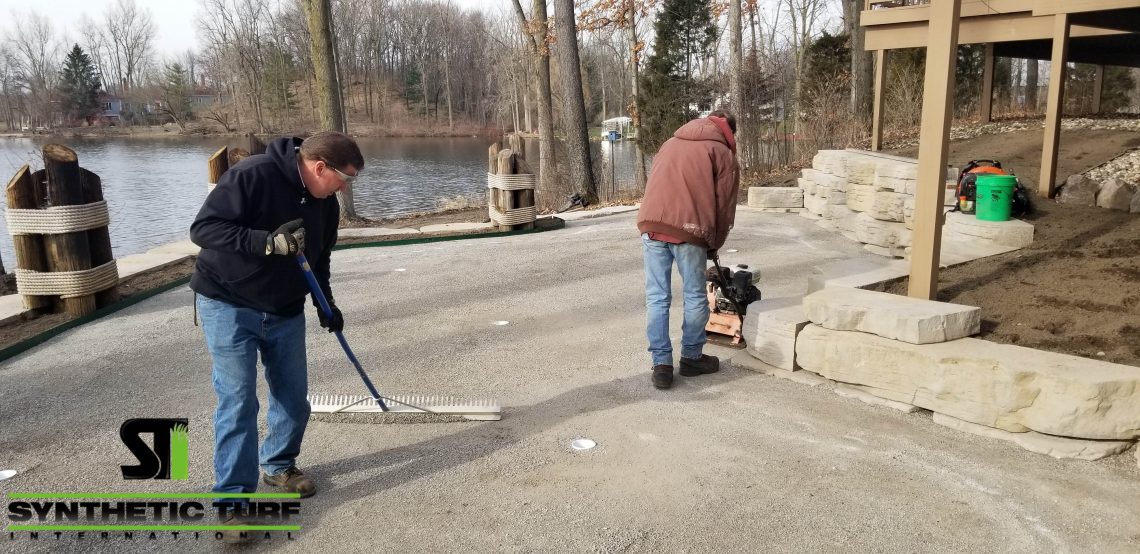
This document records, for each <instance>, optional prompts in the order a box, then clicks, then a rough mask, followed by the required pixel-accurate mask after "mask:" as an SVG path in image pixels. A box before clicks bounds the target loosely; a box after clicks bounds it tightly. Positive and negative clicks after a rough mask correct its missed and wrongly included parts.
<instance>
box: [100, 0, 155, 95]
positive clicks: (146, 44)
mask: <svg viewBox="0 0 1140 554" xmlns="http://www.w3.org/2000/svg"><path fill="white" fill-rule="evenodd" d="M103 22H104V28H103V32H104V33H105V35H104V38H103V42H104V44H105V46H106V48H107V56H108V57H109V61H110V70H111V72H112V75H113V76H114V78H115V79H114V83H108V82H104V86H105V87H107V88H108V89H111V90H116V91H119V92H120V93H125V92H127V91H129V90H131V89H132V88H133V87H135V86H137V85H138V84H140V83H141V79H142V75H143V73H144V72H145V71H146V69H147V65H148V64H149V63H150V61H151V57H152V55H153V49H152V45H153V42H154V37H155V35H156V34H157V30H156V28H155V26H154V21H153V20H152V19H151V15H150V10H147V9H145V8H142V9H140V8H139V7H138V5H137V4H135V1H134V0H118V1H117V2H116V3H115V5H114V6H111V7H110V8H108V9H107V12H106V13H105V14H104V16H103Z"/></svg>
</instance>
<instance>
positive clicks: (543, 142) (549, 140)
mask: <svg viewBox="0 0 1140 554" xmlns="http://www.w3.org/2000/svg"><path fill="white" fill-rule="evenodd" d="M513 2H514V7H515V14H516V15H517V16H518V19H519V24H520V25H522V27H523V29H526V30H527V34H528V35H529V37H530V40H528V41H527V47H528V49H529V50H530V53H531V56H532V57H533V59H534V72H535V78H536V79H537V81H538V179H539V183H538V188H539V190H540V191H549V190H552V189H553V187H554V179H555V158H554V108H553V100H552V99H551V91H550V42H549V37H548V36H547V35H548V32H547V31H548V27H547V25H548V22H547V16H546V0H534V4H533V5H532V7H531V8H532V11H531V21H529V22H528V21H527V19H526V14H524V13H523V9H522V4H520V3H519V0H513ZM571 21H573V17H571Z"/></svg>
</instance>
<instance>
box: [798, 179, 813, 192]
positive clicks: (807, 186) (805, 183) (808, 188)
mask: <svg viewBox="0 0 1140 554" xmlns="http://www.w3.org/2000/svg"><path fill="white" fill-rule="evenodd" d="M796 184H797V185H799V187H800V189H801V190H803V191H804V194H815V181H812V180H810V179H807V178H804V177H800V178H799V179H796Z"/></svg>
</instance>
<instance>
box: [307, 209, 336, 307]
mask: <svg viewBox="0 0 1140 554" xmlns="http://www.w3.org/2000/svg"><path fill="white" fill-rule="evenodd" d="M329 200H330V203H331V204H332V207H330V208H329V209H328V210H327V212H326V215H325V217H327V218H328V219H326V220H325V236H324V237H322V238H323V241H324V244H323V245H322V246H323V247H324V248H322V249H321V257H320V259H318V260H317V261H316V265H314V266H313V273H314V274H315V275H316V277H317V284H318V285H320V286H321V292H323V293H324V294H325V298H326V299H327V300H328V301H329V304H330V305H331V304H334V303H335V302H334V301H333V295H332V286H331V285H329V279H330V278H331V277H332V249H333V247H334V246H336V238H337V228H338V227H339V225H340V204H339V203H338V202H337V199H336V196H332V197H330V198H329ZM313 305H314V306H317V309H318V310H320V309H321V307H320V305H318V304H317V299H315V298H314V299H313Z"/></svg>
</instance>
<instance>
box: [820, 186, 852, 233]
mask: <svg viewBox="0 0 1140 554" xmlns="http://www.w3.org/2000/svg"><path fill="white" fill-rule="evenodd" d="M831 194H832V195H833V196H829V197H828V199H827V200H828V202H830V201H831V200H832V199H833V198H834V195H835V194H844V196H846V193H837V192H835V191H831ZM828 211H829V212H830V215H831V219H833V220H835V225H836V227H837V228H839V229H840V230H841V231H850V232H855V227H856V225H855V216H856V215H858V212H853V211H851V208H848V207H847V205H846V204H832V205H831V206H830V207H829V208H828Z"/></svg>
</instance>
